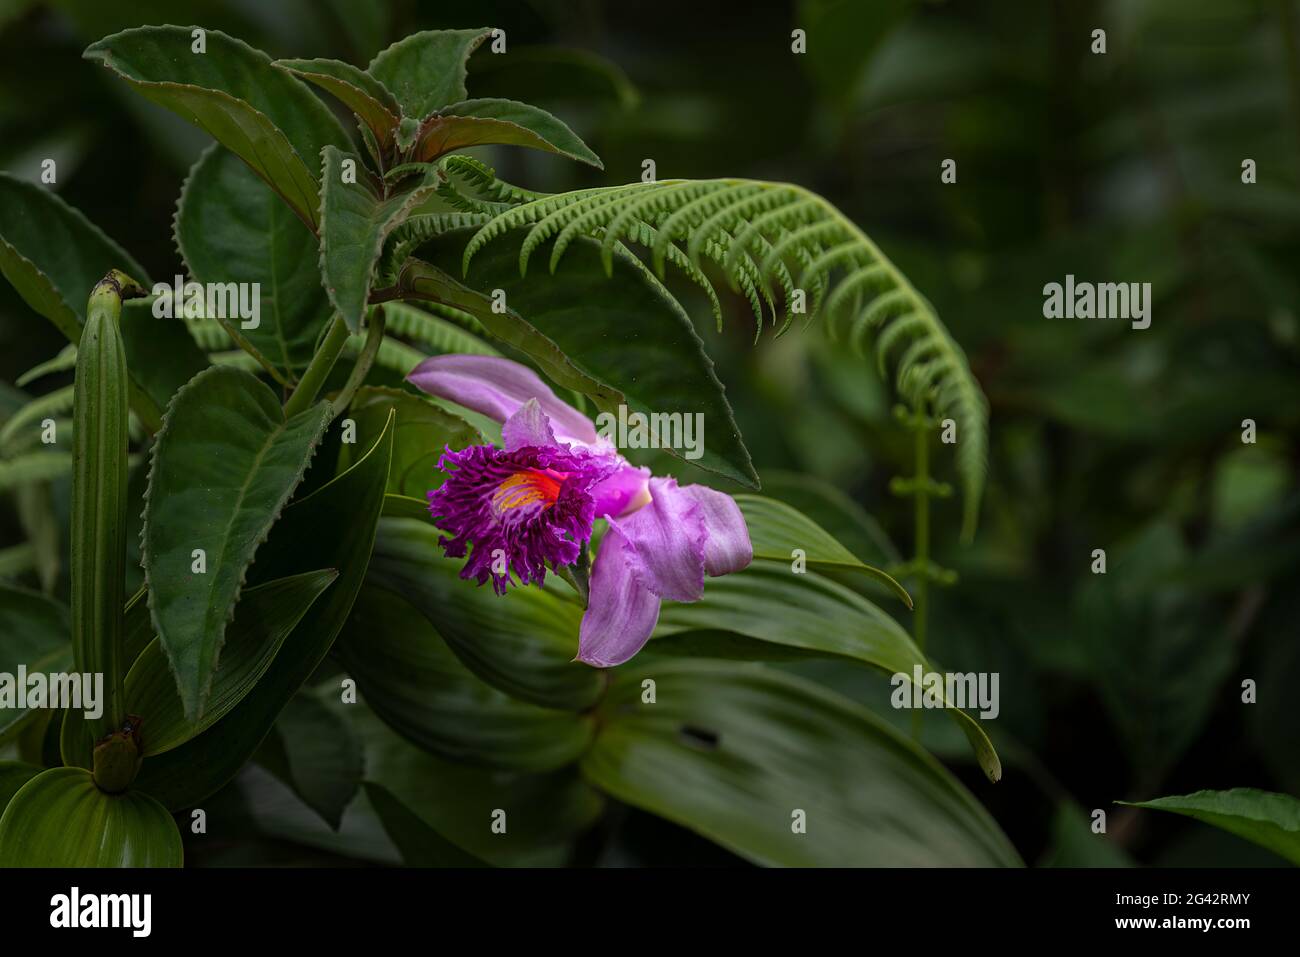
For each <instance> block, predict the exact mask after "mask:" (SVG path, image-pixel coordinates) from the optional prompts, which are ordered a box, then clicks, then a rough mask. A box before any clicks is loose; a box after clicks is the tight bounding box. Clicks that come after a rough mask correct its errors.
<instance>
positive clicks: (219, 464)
mask: <svg viewBox="0 0 1300 957" xmlns="http://www.w3.org/2000/svg"><path fill="white" fill-rule="evenodd" d="M330 416H331V410H330V406H329V404H328V403H326V402H322V403H318V404H317V405H316V406H315V407H313V408H311V409H308V410H307V411H305V412H302V413H300V414H299V415H296V416H294V417H293V418H291V419H289V420H287V421H286V420H285V418H284V412H283V410H282V409H281V407H280V403H279V402H278V401H277V400H276V397H275V394H274V393H273V392H271V390H270V389H269V388H267V387H266V386H265V385H264V384H262V383H261V382H260V381H258V379H257V378H256V377H255V376H252V375H249V374H248V373H247V372H241V371H240V370H238V369H233V368H229V367H222V366H214V367H212V368H210V369H208V370H207V371H205V372H203V373H201V374H200V375H198V376H196V377H195V378H194V379H193V380H192V381H191V382H190V384H189V385H187V386H186V387H185V388H184V389H182V390H181V391H180V392H178V393H177V394H176V397H175V399H174V400H173V402H172V404H171V407H170V408H169V409H168V411H167V418H166V421H165V423H164V425H163V429H162V431H161V432H160V433H159V434H158V441H157V442H156V443H155V445H154V449H153V461H152V466H151V469H150V473H149V492H148V496H147V498H146V503H145V521H144V532H143V535H142V541H143V553H144V567H145V574H146V576H147V578H148V581H149V607H150V610H151V612H152V614H153V623H154V630H155V632H156V634H157V635H158V639H159V641H160V642H161V644H162V648H163V650H164V651H166V652H167V658H168V660H169V661H170V662H171V666H172V670H173V671H174V672H175V675H176V685H177V688H178V689H179V691H180V695H181V700H182V702H183V703H184V706H185V714H186V717H187V718H189V719H190V720H191V721H194V720H197V719H198V718H199V717H200V716H201V715H202V714H203V710H204V704H205V701H206V699H207V695H208V689H209V686H210V684H211V682H212V675H213V672H214V671H215V670H216V668H217V664H218V661H219V658H220V654H221V647H222V644H223V643H224V641H225V635H226V625H227V622H229V620H230V616H231V614H232V612H233V610H234V607H235V602H236V600H237V599H238V597H239V591H240V589H241V588H242V586H243V582H244V576H245V574H246V572H247V570H248V566H249V565H250V563H251V562H252V560H253V556H254V554H255V553H256V552H257V549H258V546H260V545H261V544H262V542H263V541H264V540H265V538H266V536H267V533H268V532H269V531H270V529H271V526H272V525H273V524H274V523H275V521H276V519H277V517H278V516H279V514H280V510H281V509H282V508H283V507H284V505H285V503H286V502H287V501H288V500H289V496H290V495H292V494H293V490H294V489H295V488H297V486H298V483H299V482H300V481H301V480H302V476H303V473H304V472H305V471H306V469H307V465H308V463H309V462H310V460H311V456H312V454H313V452H314V451H315V448H316V445H317V443H318V442H319V441H320V439H321V436H322V435H323V434H324V431H325V427H326V426H327V425H328V424H329V420H330ZM196 549H201V550H202V552H203V561H204V562H205V565H206V570H205V571H202V572H200V573H196V572H195V569H194V563H195V561H196V556H195V554H194V552H195V550H196Z"/></svg>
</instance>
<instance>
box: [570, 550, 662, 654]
mask: <svg viewBox="0 0 1300 957" xmlns="http://www.w3.org/2000/svg"><path fill="white" fill-rule="evenodd" d="M634 555H635V553H634V550H633V549H632V548H631V546H630V545H629V543H628V541H627V539H626V538H624V537H623V534H622V532H620V531H619V530H618V529H617V528H614V527H611V528H610V529H609V531H607V532H606V533H605V538H604V540H602V541H601V543H600V551H599V552H598V553H597V555H596V561H595V562H594V563H592V568H591V581H590V586H591V593H590V595H589V601H588V606H587V612H586V614H585V615H583V616H582V627H581V628H580V629H579V632H578V660H579V661H585V662H586V663H587V664H589V665H595V666H596V667H597V668H610V667H612V666H614V665H621V664H622V663H623V662H625V661H627V660H628V659H629V658H631V657H632V656H633V655H635V654H636V653H637V652H638V651H640V650H641V649H642V648H643V647H645V643H646V642H647V641H649V640H650V635H651V634H652V633H653V632H654V630H655V625H656V624H658V623H659V596H658V595H656V594H654V593H653V592H651V591H650V590H649V589H648V588H646V587H645V586H644V585H642V584H641V582H640V581H639V580H638V577H637V574H636V573H635V571H634V569H633V565H634V562H635V557H634Z"/></svg>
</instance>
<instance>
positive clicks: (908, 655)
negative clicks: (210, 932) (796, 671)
mask: <svg viewBox="0 0 1300 957" xmlns="http://www.w3.org/2000/svg"><path fill="white" fill-rule="evenodd" d="M697 631H702V632H714V633H716V632H733V633H736V634H741V635H745V636H748V637H749V638H754V639H758V640H759V641H765V642H769V643H772V644H775V645H780V646H784V647H786V648H792V649H798V650H800V651H802V652H805V653H809V654H813V655H831V656H841V657H845V658H852V659H854V660H856V661H862V662H865V663H867V664H869V665H872V666H873V667H875V668H879V669H880V670H882V671H884V672H885V673H886V674H890V675H897V674H901V675H905V676H906V678H907V680H908V681H909V682H911V681H913V680H914V673H915V672H914V669H915V667H916V666H917V665H920V667H921V671H922V673H926V672H929V671H931V670H932V669H931V666H930V665H929V663H928V662H926V660H925V656H924V655H922V654H921V652H920V649H918V648H917V647H916V645H915V643H913V641H912V638H911V636H910V635H909V634H908V633H907V632H906V631H904V630H903V628H902V626H900V625H899V624H898V622H896V621H894V619H892V618H890V617H889V616H888V615H887V614H885V613H884V612H883V611H881V610H880V609H879V608H878V607H876V605H875V604H874V603H872V602H871V601H869V600H868V599H867V598H865V597H863V596H862V595H859V594H858V593H857V592H854V591H851V590H850V589H848V588H846V587H844V586H843V585H840V584H838V583H836V582H833V581H831V580H830V579H828V578H825V577H823V576H821V575H817V574H815V573H811V572H808V573H804V574H795V573H794V572H793V571H792V570H791V568H790V565H789V563H788V562H782V563H776V562H769V561H763V560H757V561H755V562H754V563H753V564H752V565H750V566H749V567H748V568H746V569H745V570H744V571H741V572H736V573H735V574H732V575H726V576H723V577H722V578H715V579H710V580H709V582H708V583H707V585H706V586H705V588H704V598H703V599H702V600H700V601H697V602H691V603H689V604H684V603H679V602H665V603H664V606H663V610H662V611H660V613H659V626H658V628H657V629H656V630H655V634H656V635H657V636H660V637H659V638H657V639H656V640H655V641H654V642H652V644H651V646H650V647H651V648H653V649H656V650H657V651H661V652H664V653H681V652H682V651H686V652H687V653H691V649H690V648H689V645H690V644H691V642H692V640H693V636H692V635H690V634H687V633H688V632H697ZM673 635H681V637H680V638H675V639H674V638H667V639H666V640H668V641H670V642H671V643H670V644H668V645H662V644H660V642H661V641H664V640H665V636H673ZM709 647H711V648H712V646H709ZM737 650H738V651H740V652H741V655H742V657H747V655H745V654H744V652H743V646H742V647H741V648H738V649H737ZM697 653H700V652H697ZM702 653H704V654H718V653H719V650H718V649H717V648H712V650H711V651H704V652H702ZM946 710H947V712H948V713H949V714H950V715H951V716H952V718H953V720H954V721H956V722H957V724H958V726H959V727H960V728H961V729H962V731H963V732H964V733H965V735H966V738H967V740H969V741H970V744H971V747H972V748H973V749H974V751H975V756H976V758H977V759H978V760H979V763H980V767H981V768H983V769H984V773H985V774H986V775H987V776H988V777H989V779H990V780H992V781H997V780H998V779H999V778H1001V777H1002V764H1001V762H1000V761H999V760H998V755H997V752H996V751H995V750H994V749H993V744H992V742H991V741H989V738H988V735H987V734H985V733H984V729H983V728H982V727H980V723H979V721H977V720H976V719H975V718H972V717H971V716H970V715H969V714H967V713H966V712H965V711H962V710H961V709H960V708H957V707H955V706H954V705H953V704H952V703H951V702H949V707H948V708H947V709H946Z"/></svg>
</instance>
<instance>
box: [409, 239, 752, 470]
mask: <svg viewBox="0 0 1300 957" xmlns="http://www.w3.org/2000/svg"><path fill="white" fill-rule="evenodd" d="M465 238H466V233H465V232H464V231H457V232H455V233H451V234H448V235H447V237H445V238H444V239H442V240H439V241H438V243H437V244H436V245H433V246H426V247H424V248H422V250H421V254H422V255H425V256H429V255H432V257H433V258H432V262H433V263H434V265H438V266H441V267H442V268H443V269H458V268H459V267H458V260H459V258H460V257H459V253H460V251H461V250H462V249H463V248H464V240H465ZM522 241H523V236H522V235H518V234H516V235H515V236H513V237H510V238H509V239H507V240H503V241H501V242H496V243H492V244H491V245H490V246H488V247H487V248H486V249H485V250H483V251H482V252H481V253H479V254H478V255H477V256H476V257H475V258H474V260H473V263H472V264H471V266H470V269H469V272H468V274H467V276H466V280H465V281H466V283H467V284H468V285H469V286H470V287H472V288H474V289H477V290H480V291H482V292H484V293H490V292H491V291H492V290H494V289H501V290H504V292H505V296H506V305H507V306H508V308H509V309H510V310H511V312H512V313H515V314H517V316H518V317H519V318H518V319H514V320H513V322H516V323H517V322H520V321H522V322H524V323H526V324H528V325H529V326H531V327H532V328H533V329H535V330H536V331H537V332H539V333H540V334H541V335H542V336H544V337H545V338H546V339H547V340H549V341H551V342H553V343H554V344H555V345H557V346H558V347H559V348H560V349H561V350H562V351H563V353H564V355H565V356H567V357H568V358H569V360H570V361H571V362H572V363H573V364H575V365H576V366H577V367H578V368H579V369H580V370H582V371H583V372H584V373H586V374H587V375H588V376H590V377H592V378H594V379H596V380H597V381H598V382H599V383H601V384H602V385H604V386H605V389H604V390H601V391H593V390H590V389H589V388H585V387H584V386H583V384H581V383H576V382H564V381H561V380H559V379H556V381H557V382H558V383H559V384H560V385H562V386H566V387H569V388H575V389H578V390H579V391H582V392H585V393H586V394H587V395H589V396H591V398H592V399H593V400H594V401H595V403H596V406H597V407H598V408H599V409H600V410H601V411H602V412H608V413H610V414H611V415H615V416H617V414H618V407H619V405H626V407H627V414H628V415H631V414H632V413H640V414H642V415H649V414H651V413H656V412H658V413H670V414H671V413H681V414H682V415H683V416H687V415H697V416H702V419H700V420H698V421H701V422H702V423H703V429H702V438H703V444H702V448H700V449H699V450H698V452H699V457H698V458H695V457H694V456H695V454H696V450H694V449H691V450H688V449H671V448H670V449H668V451H669V452H671V453H672V454H673V455H675V456H677V457H678V458H682V459H686V456H687V455H688V454H689V455H691V456H692V458H690V459H687V461H690V462H691V464H693V465H697V466H699V467H700V468H703V469H708V470H709V471H712V472H716V473H718V474H719V475H723V476H726V477H727V478H729V479H732V480H734V481H736V482H739V483H740V484H742V485H745V486H748V487H749V488H757V487H758V476H757V475H756V474H755V472H754V467H753V464H752V463H751V461H750V458H749V452H748V451H747V450H746V448H745V445H744V442H743V440H742V439H741V436H740V429H739V428H738V427H737V426H736V421H735V418H734V417H733V415H732V412H731V406H730V405H729V404H728V402H727V398H726V394H725V389H724V388H723V385H722V383H721V382H720V381H719V380H718V377H717V376H716V375H715V374H714V372H713V363H712V362H711V361H710V359H709V358H708V356H707V355H705V353H704V345H703V343H702V342H701V340H700V337H699V334H698V333H697V332H696V331H695V327H694V326H693V325H692V324H691V321H690V319H689V318H688V317H687V315H686V313H685V311H684V310H683V309H682V308H681V306H679V305H678V304H677V302H676V300H674V299H673V298H672V297H671V296H669V295H668V293H667V292H666V291H665V290H664V288H663V286H662V285H660V283H659V282H658V280H656V279H655V278H654V276H653V275H651V274H650V272H649V271H648V270H647V269H646V268H645V267H644V266H642V265H641V264H640V262H639V261H637V260H635V259H634V258H632V257H631V256H619V257H616V259H615V260H614V263H613V275H612V277H610V278H606V277H605V273H604V271H603V268H602V266H601V264H600V250H599V245H598V244H597V243H594V242H592V241H590V240H586V239H579V240H577V241H575V242H574V243H573V245H572V247H570V249H569V252H568V255H567V256H566V257H565V259H564V262H563V263H561V265H560V267H559V268H558V269H557V270H556V272H555V275H554V276H552V277H549V278H547V279H546V280H545V281H535V280H529V279H526V278H524V277H523V276H521V275H520V271H519V262H520V259H519V252H520V244H521V243H522ZM476 318H478V319H479V320H480V321H481V322H483V323H484V324H485V325H488V328H489V329H491V330H492V332H493V333H494V334H496V335H498V336H499V337H501V338H506V337H502V336H500V334H499V333H498V332H497V330H496V328H494V327H493V325H490V324H489V323H492V322H495V323H503V320H506V319H508V318H509V317H508V316H501V315H496V316H490V317H484V316H478V315H477V314H476ZM503 324H504V323H503ZM516 338H518V337H516ZM506 341H508V342H511V344H512V345H516V346H518V347H519V348H521V349H522V350H523V351H524V352H526V353H528V354H529V356H530V357H532V358H533V359H535V360H536V361H537V362H538V363H539V364H542V365H543V370H544V371H547V372H548V373H549V372H550V371H551V370H549V369H547V368H546V366H545V355H544V353H539V352H536V351H534V349H533V348H532V343H531V341H530V340H529V339H527V338H525V339H522V340H521V341H512V340H511V339H510V338H506ZM552 378H555V376H554V375H553V374H552Z"/></svg>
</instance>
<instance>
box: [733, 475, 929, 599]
mask: <svg viewBox="0 0 1300 957" xmlns="http://www.w3.org/2000/svg"><path fill="white" fill-rule="evenodd" d="M735 499H736V504H737V505H739V506H740V510H741V512H742V513H744V516H745V524H746V526H748V528H749V538H750V541H751V542H752V543H753V545H754V557H755V558H770V559H772V560H774V561H779V562H790V561H793V558H794V556H793V554H792V553H793V552H794V551H795V549H798V550H800V551H802V552H803V553H804V559H805V560H806V562H807V566H808V567H809V568H814V569H817V570H819V571H841V570H845V571H855V572H861V573H862V574H864V575H867V576H869V577H871V578H874V579H875V580H876V581H878V582H880V583H881V584H882V585H884V586H885V587H886V588H888V589H889V590H890V591H892V592H893V593H894V594H895V595H897V596H898V598H899V599H900V600H901V601H902V602H903V604H905V605H906V606H907V607H908V608H909V609H910V608H911V607H912V597H911V596H910V595H909V594H908V593H907V589H905V588H904V587H903V586H902V585H900V584H899V583H898V582H897V581H895V580H894V578H893V576H892V575H890V574H888V573H887V572H884V571H881V570H880V569H879V568H875V567H873V566H871V565H868V564H866V563H864V562H863V561H862V560H861V559H859V558H858V557H857V556H856V555H854V554H853V553H852V552H850V551H849V550H848V549H847V548H845V547H844V546H843V545H841V544H840V543H839V542H838V541H836V539H835V537H834V536H832V535H831V534H830V533H829V532H828V531H826V530H825V529H824V528H822V527H821V526H820V525H818V524H817V523H816V522H814V521H813V520H812V519H810V518H808V516H806V515H804V514H803V513H802V512H800V511H799V510H798V509H795V508H793V507H791V506H789V505H786V504H785V503H784V502H778V501H777V500H776V499H772V498H764V497H763V496H761V495H737V496H735Z"/></svg>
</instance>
